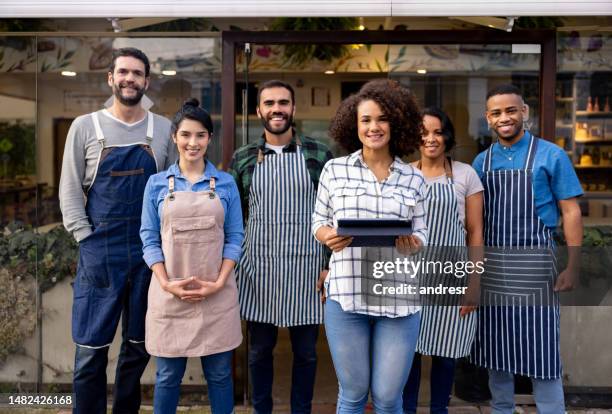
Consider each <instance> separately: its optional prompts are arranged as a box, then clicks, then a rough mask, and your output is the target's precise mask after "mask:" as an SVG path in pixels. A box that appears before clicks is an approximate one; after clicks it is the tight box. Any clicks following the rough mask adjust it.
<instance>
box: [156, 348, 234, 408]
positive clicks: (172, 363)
mask: <svg viewBox="0 0 612 414" xmlns="http://www.w3.org/2000/svg"><path fill="white" fill-rule="evenodd" d="M156 360H157V373H156V376H155V377H156V378H155V394H154V396H153V411H154V413H155V414H175V413H176V407H177V406H178V402H179V392H180V389H181V381H182V379H183V374H185V367H186V365H187V358H183V357H179V358H163V357H157V358H156ZM200 361H201V363H202V370H203V371H204V378H206V383H207V384H208V397H209V399H210V408H211V411H212V412H213V414H229V413H232V412H233V411H234V383H233V381H232V351H227V352H221V353H219V354H212V355H207V356H203V357H200Z"/></svg>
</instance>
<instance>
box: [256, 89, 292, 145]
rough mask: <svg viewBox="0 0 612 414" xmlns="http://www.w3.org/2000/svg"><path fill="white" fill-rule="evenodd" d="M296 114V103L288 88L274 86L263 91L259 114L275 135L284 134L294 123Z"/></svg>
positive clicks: (258, 106) (258, 107) (264, 124)
mask: <svg viewBox="0 0 612 414" xmlns="http://www.w3.org/2000/svg"><path fill="white" fill-rule="evenodd" d="M294 115H295V105H294V103H293V102H292V100H291V92H290V91H289V90H288V89H285V88H282V87H273V88H266V89H264V90H262V91H261V94H260V97H259V103H258V105H257V116H258V117H259V119H261V123H262V125H263V127H264V128H265V129H266V131H268V132H269V133H271V134H274V135H282V134H284V133H285V132H287V131H288V130H289V128H291V125H293V116H294Z"/></svg>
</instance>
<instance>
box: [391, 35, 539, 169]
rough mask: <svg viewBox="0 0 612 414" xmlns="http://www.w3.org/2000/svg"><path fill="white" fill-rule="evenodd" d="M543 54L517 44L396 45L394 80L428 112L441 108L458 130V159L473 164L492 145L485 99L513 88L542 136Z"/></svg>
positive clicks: (393, 50)
mask: <svg viewBox="0 0 612 414" xmlns="http://www.w3.org/2000/svg"><path fill="white" fill-rule="evenodd" d="M539 70H540V55H539V54H536V53H513V47H512V45H456V44H455V45H391V46H389V76H390V77H391V78H393V79H396V80H398V81H400V82H402V83H403V84H405V85H406V86H409V87H410V88H411V89H412V91H413V92H414V93H415V95H416V96H417V98H418V100H419V102H420V103H421V105H422V106H423V107H427V106H438V107H440V108H442V109H443V110H444V111H445V112H446V113H447V114H448V115H449V117H450V118H451V120H452V122H453V124H454V126H455V135H456V139H457V145H456V146H455V148H454V149H453V151H452V152H453V154H452V155H453V158H454V159H456V160H458V161H463V162H467V163H471V162H472V160H473V159H474V157H475V156H476V155H477V154H478V153H479V152H481V151H483V150H484V149H485V148H487V147H488V146H489V145H490V144H491V141H492V136H491V133H490V131H489V130H488V127H487V122H486V119H485V116H484V112H485V108H486V105H485V103H486V94H487V91H488V90H489V89H491V88H492V87H494V86H496V85H498V84H502V83H512V84H514V85H516V86H517V87H519V89H521V91H522V93H523V96H524V98H525V102H526V103H527V104H528V105H529V110H530V111H529V112H530V119H529V121H528V122H527V127H528V128H529V129H530V130H531V131H532V132H533V133H534V134H536V135H537V134H538V132H539V122H540V115H539V112H540V111H539V109H540V108H539V107H540V104H539V85H540V83H539V76H540V73H539Z"/></svg>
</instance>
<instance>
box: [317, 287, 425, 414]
mask: <svg viewBox="0 0 612 414" xmlns="http://www.w3.org/2000/svg"><path fill="white" fill-rule="evenodd" d="M420 323H421V313H420V312H417V313H414V314H412V315H409V316H405V317H401V318H387V317H384V316H369V315H363V314H359V313H352V312H345V311H343V310H342V307H341V306H340V304H339V303H338V302H336V301H334V300H329V299H328V300H327V302H326V303H325V332H326V333H327V342H328V343H329V349H330V351H331V355H332V360H333V361H334V368H335V370H336V376H337V377H338V382H339V389H340V391H339V393H338V407H337V411H336V412H337V413H339V414H344V413H363V412H364V409H365V404H366V402H367V400H368V393H369V391H370V389H371V390H372V402H373V403H374V411H376V413H377V414H401V413H402V390H403V389H404V384H406V380H407V379H408V371H409V369H410V366H411V365H412V357H413V356H414V350H415V348H416V342H417V338H418V337H419V326H420Z"/></svg>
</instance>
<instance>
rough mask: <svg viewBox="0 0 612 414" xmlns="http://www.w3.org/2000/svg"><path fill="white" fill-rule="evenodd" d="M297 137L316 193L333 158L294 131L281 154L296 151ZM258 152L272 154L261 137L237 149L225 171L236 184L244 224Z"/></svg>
mask: <svg viewBox="0 0 612 414" xmlns="http://www.w3.org/2000/svg"><path fill="white" fill-rule="evenodd" d="M297 137H299V139H300V142H301V146H302V153H303V154H304V158H305V160H306V167H307V168H308V173H309V174H310V178H311V180H312V183H313V185H314V187H315V191H316V190H317V188H318V186H319V176H320V175H321V171H322V170H323V166H324V165H325V163H326V162H327V161H328V160H330V159H332V158H333V157H334V156H333V154H332V153H331V151H330V150H329V148H328V147H327V145H325V144H323V143H322V142H319V141H316V140H314V139H312V138H309V137H305V136H302V135H298V134H297V133H296V132H295V131H294V133H293V138H291V142H290V143H289V144H288V145H287V146H285V148H283V152H295V151H296V150H297ZM260 151H261V153H262V154H263V156H266V155H268V154H274V150H272V149H270V148H266V140H265V138H264V136H263V135H262V136H261V137H260V138H259V140H257V142H254V143H251V144H248V145H245V146H244V147H242V148H239V149H238V150H237V151H236V152H235V153H234V156H233V157H232V160H231V162H230V164H229V168H228V171H227V172H229V173H230V174H231V175H232V176H233V177H234V179H235V180H236V184H238V190H239V192H240V200H241V203H242V216H243V218H244V222H245V223H246V221H247V219H248V213H249V191H250V189H251V182H252V180H253V172H254V171H255V166H256V165H257V161H258V157H259V156H260V155H259V154H260Z"/></svg>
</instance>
